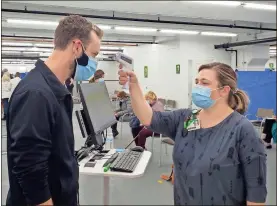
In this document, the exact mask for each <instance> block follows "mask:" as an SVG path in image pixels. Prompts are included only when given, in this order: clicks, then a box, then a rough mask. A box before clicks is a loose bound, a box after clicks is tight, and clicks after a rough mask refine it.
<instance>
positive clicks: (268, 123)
mask: <svg viewBox="0 0 277 206" xmlns="http://www.w3.org/2000/svg"><path fill="white" fill-rule="evenodd" d="M274 123H276V116H274V118H273V119H266V120H265V123H264V128H263V134H264V135H265V138H264V139H263V140H264V143H265V146H266V148H267V149H271V148H272V144H271V140H272V137H273V135H272V127H273V125H274Z"/></svg>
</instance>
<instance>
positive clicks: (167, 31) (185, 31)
mask: <svg viewBox="0 0 277 206" xmlns="http://www.w3.org/2000/svg"><path fill="white" fill-rule="evenodd" d="M160 32H161V33H167V34H192V35H193V34H194V35H195V34H199V33H200V32H199V31H187V30H178V29H161V30H160Z"/></svg>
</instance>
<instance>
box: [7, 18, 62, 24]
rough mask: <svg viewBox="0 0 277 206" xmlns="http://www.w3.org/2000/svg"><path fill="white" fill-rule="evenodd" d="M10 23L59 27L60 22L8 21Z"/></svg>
mask: <svg viewBox="0 0 277 206" xmlns="http://www.w3.org/2000/svg"><path fill="white" fill-rule="evenodd" d="M7 22H8V23H13V24H32V25H43V26H58V24H59V23H58V22H55V21H39V20H29V19H7Z"/></svg>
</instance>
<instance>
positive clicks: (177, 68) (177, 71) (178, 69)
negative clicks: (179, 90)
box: [176, 64, 180, 74]
mask: <svg viewBox="0 0 277 206" xmlns="http://www.w3.org/2000/svg"><path fill="white" fill-rule="evenodd" d="M176 74H180V64H176Z"/></svg>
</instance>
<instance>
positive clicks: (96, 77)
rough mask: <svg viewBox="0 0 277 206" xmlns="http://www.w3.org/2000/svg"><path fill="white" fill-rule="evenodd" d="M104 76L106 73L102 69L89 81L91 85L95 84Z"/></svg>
mask: <svg viewBox="0 0 277 206" xmlns="http://www.w3.org/2000/svg"><path fill="white" fill-rule="evenodd" d="M104 74H105V72H104V71H103V70H101V69H98V70H96V72H95V73H94V76H93V77H92V78H91V79H90V80H89V83H94V82H95V80H97V79H100V78H102V77H103V75H104Z"/></svg>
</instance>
